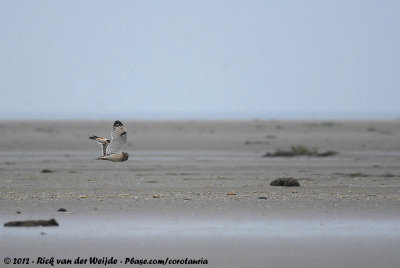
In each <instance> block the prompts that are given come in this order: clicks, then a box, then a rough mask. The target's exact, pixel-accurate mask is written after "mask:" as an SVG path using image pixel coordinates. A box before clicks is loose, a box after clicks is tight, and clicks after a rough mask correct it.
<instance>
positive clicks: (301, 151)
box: [263, 145, 337, 157]
mask: <svg viewBox="0 0 400 268" xmlns="http://www.w3.org/2000/svg"><path fill="white" fill-rule="evenodd" d="M336 154H337V152H335V151H326V152H323V153H320V152H318V148H312V149H309V148H307V147H305V146H302V145H299V146H291V147H290V150H281V149H277V150H276V151H275V152H274V153H266V154H265V155H263V157H294V156H313V157H327V156H333V155H336Z"/></svg>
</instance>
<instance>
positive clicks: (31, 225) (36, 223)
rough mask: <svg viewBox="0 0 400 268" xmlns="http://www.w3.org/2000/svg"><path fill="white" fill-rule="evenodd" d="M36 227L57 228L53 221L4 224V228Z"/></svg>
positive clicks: (55, 222)
mask: <svg viewBox="0 0 400 268" xmlns="http://www.w3.org/2000/svg"><path fill="white" fill-rule="evenodd" d="M36 226H58V222H57V221H56V220H55V219H50V220H38V221H10V222H6V223H5V224H4V227H36Z"/></svg>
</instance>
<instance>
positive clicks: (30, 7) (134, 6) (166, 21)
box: [0, 0, 400, 119]
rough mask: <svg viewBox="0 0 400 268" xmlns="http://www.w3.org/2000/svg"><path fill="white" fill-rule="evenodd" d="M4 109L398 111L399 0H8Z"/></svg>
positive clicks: (20, 112)
mask: <svg viewBox="0 0 400 268" xmlns="http://www.w3.org/2000/svg"><path fill="white" fill-rule="evenodd" d="M0 38H1V42H0V53H1V57H0V59H1V61H0V92H1V98H0V119H15V118H20V119H21V118H48V119H51V118H52V119H58V118H71V119H72V118H86V119H99V118H102V117H103V116H106V118H107V119H114V118H116V117H118V118H120V119H128V118H132V119H148V118H163V119H165V118H185V119H188V118H232V119H233V118H241V119H244V118H249V119H251V118H260V119H263V118H265V119H268V118H283V117H294V118H297V117H311V118H325V117H332V115H334V116H336V117H340V116H347V117H349V116H350V117H363V118H375V117H385V116H386V117H387V118H399V117H400V1H398V0H394V1H378V0H377V1H365V0H362V1H352V0H343V1H339V0H335V1H327V0H324V1H321V0H316V1H267V0H261V1H248V0H242V1H234V0H226V1H215V0H212V1H205V0H198V1H188V0H180V1H168V0H165V1H161V0H159V1H149V0H143V1H134V0H132V1H128V0H127V1H115V0H113V1H99V0H93V1H85V0H78V1H56V0H51V1H33V0H31V1H21V0H3V1H0Z"/></svg>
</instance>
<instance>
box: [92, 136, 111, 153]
mask: <svg viewBox="0 0 400 268" xmlns="http://www.w3.org/2000/svg"><path fill="white" fill-rule="evenodd" d="M89 139H91V140H94V141H96V142H97V143H98V144H100V145H101V148H102V151H103V156H105V155H106V148H107V146H108V144H109V143H110V140H108V139H106V138H101V137H97V136H91V137H89Z"/></svg>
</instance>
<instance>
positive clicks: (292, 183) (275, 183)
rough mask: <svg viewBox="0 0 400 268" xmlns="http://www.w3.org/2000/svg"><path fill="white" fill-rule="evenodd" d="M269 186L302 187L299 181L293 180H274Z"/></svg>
mask: <svg viewBox="0 0 400 268" xmlns="http://www.w3.org/2000/svg"><path fill="white" fill-rule="evenodd" d="M269 185H271V186H300V183H299V181H298V180H296V179H293V178H280V179H276V180H273V181H272V182H271V183H270V184H269Z"/></svg>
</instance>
